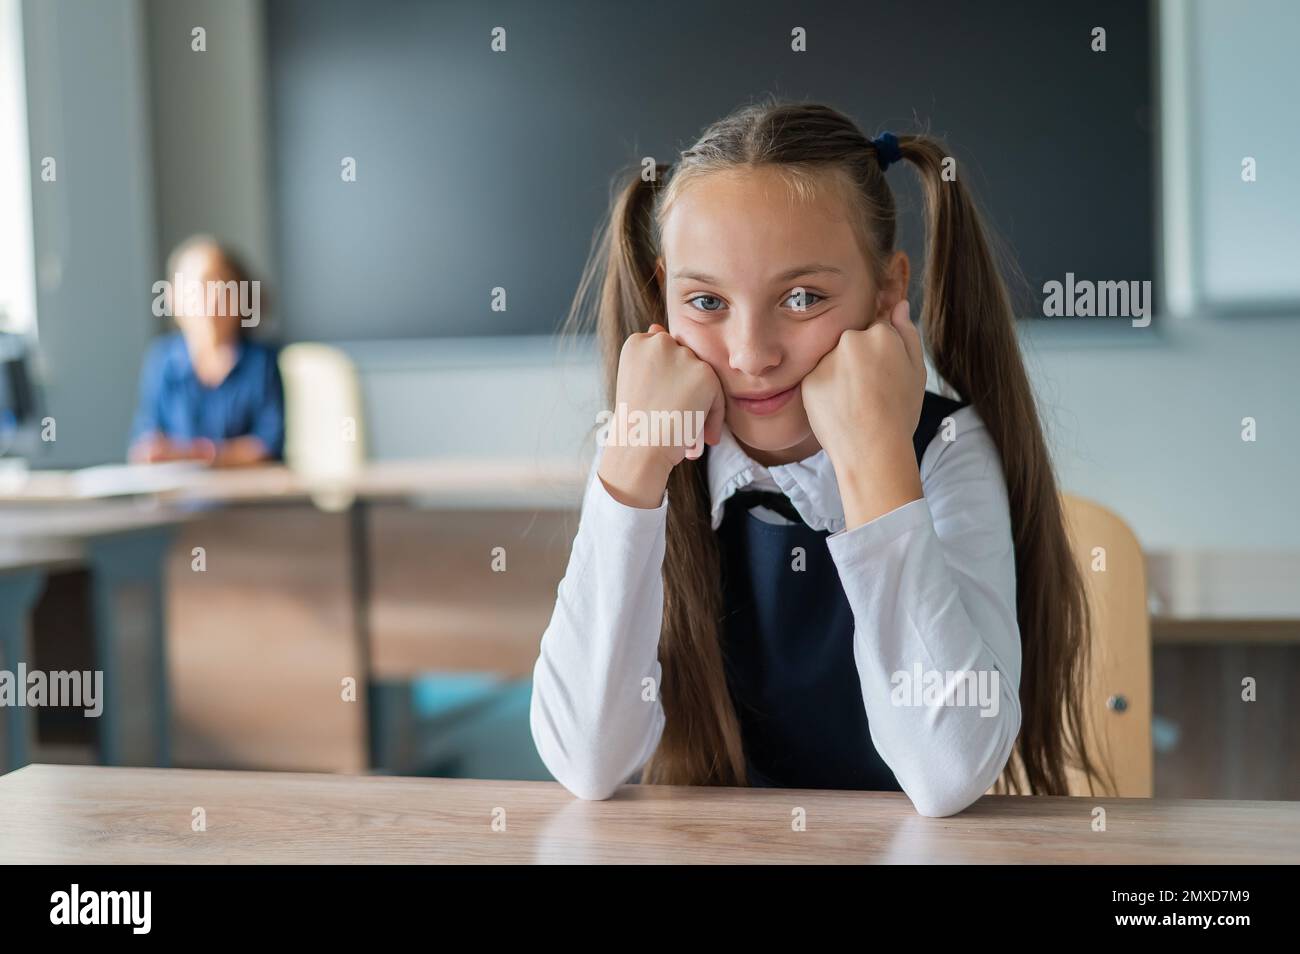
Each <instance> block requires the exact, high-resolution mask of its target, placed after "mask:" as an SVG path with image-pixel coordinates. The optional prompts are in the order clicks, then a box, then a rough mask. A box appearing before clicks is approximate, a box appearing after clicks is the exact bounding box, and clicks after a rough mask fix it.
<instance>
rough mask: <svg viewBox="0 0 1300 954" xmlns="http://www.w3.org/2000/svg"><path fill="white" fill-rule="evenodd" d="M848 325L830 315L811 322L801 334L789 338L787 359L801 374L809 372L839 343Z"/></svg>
mask: <svg viewBox="0 0 1300 954" xmlns="http://www.w3.org/2000/svg"><path fill="white" fill-rule="evenodd" d="M846 327H848V326H847V325H845V324H844V323H842V322H838V321H832V320H831V319H830V316H827V319H826V320H825V321H813V322H810V323H809V325H808V327H807V328H805V329H800V331H801V333H800V334H797V335H791V336H790V338H789V339H787V341H786V360H787V361H788V362H789V363H790V365H791V366H792V367H794V368H797V369H798V370H799V373H800V375H801V376H802V375H806V374H808V373H809V372H810V371H812V369H813V368H815V367H817V362H819V361H821V359H822V358H824V357H825V356H826V354H827V353H828V352H829V351H831V350H832V349H833V348H834V347H835V345H837V344H838V343H839V340H840V334H841V333H842V332H843V331H844V329H845V328H846Z"/></svg>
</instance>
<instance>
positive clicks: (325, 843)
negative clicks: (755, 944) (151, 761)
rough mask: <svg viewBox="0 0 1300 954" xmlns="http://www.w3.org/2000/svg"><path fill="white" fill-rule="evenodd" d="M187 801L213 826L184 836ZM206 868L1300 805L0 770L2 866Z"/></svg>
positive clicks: (1121, 822)
mask: <svg viewBox="0 0 1300 954" xmlns="http://www.w3.org/2000/svg"><path fill="white" fill-rule="evenodd" d="M1097 806H1102V807H1104V808H1105V809H1106V824H1107V830H1106V831H1104V832H1095V831H1093V830H1092V827H1091V826H1092V812H1093V809H1094V808H1095V807H1097ZM196 807H201V808H202V809H203V810H204V812H205V815H206V822H207V830H206V831H203V832H195V831H192V830H191V818H192V813H193V810H194V809H195V808H196ZM796 808H802V809H804V811H805V813H806V819H807V830H805V831H794V830H792V827H791V821H792V814H791V812H792V811H793V810H794V809H796ZM500 811H504V820H505V830H504V831H494V830H493V828H492V822H493V817H494V812H496V813H498V814H499V812H500ZM217 862H235V863H266V862H276V863H316V864H346V863H356V862H437V863H466V862H487V863H534V862H553V863H588V862H596V863H612V864H625V863H633V864H646V863H669V864H682V863H704V862H722V863H751V862H768V863H787V862H794V863H799V862H814V863H864V862H906V863H912V862H938V863H956V864H972V863H999V862H1008V863H1017V864H1019V863H1071V864H1080V863H1082V864H1130V863H1133V864H1165V863H1173V864H1180V863H1215V864H1230V863H1245V864H1249V863H1262V862H1270V863H1284V862H1291V863H1295V862H1300V803H1296V802H1225V801H1209V800H1191V799H1189V800H1182V799H1177V800H1170V799H1105V798H1102V799H1092V798H1029V797H1022V796H997V795H986V796H985V797H984V798H982V799H980V800H979V801H978V802H977V803H975V805H973V806H971V807H970V808H969V809H967V810H966V811H965V812H962V813H961V814H959V815H956V816H953V817H951V818H925V817H923V816H921V815H918V814H916V812H915V810H914V809H913V808H912V805H911V803H910V802H909V801H908V800H907V798H906V796H904V795H902V794H900V793H869V792H832V791H800V790H789V789H787V790H774V789H743V788H707V787H664V786H657V785H627V786H624V787H623V788H622V789H620V790H619V791H618V792H617V793H616V794H615V796H614V797H613V798H612V799H610V800H608V801H602V802H584V801H582V800H580V799H575V798H574V797H573V796H571V795H570V794H569V793H568V792H567V791H565V790H564V789H563V788H562V787H561V786H560V785H559V784H557V783H555V782H496V781H477V780H468V779H413V778H391V777H390V778H382V777H370V776H362V777H347V776H330V775H293V774H286V773H265V774H262V773H252V772H213V771H187V770H182V769H126V768H91V767H80V766H47V765H31V766H28V767H26V768H23V769H19V770H18V771H16V772H12V773H10V774H9V775H6V776H4V777H3V778H0V863H5V864H39V863H87V864H101V863H102V864H111V863H143V864H159V863H162V864H168V863H217Z"/></svg>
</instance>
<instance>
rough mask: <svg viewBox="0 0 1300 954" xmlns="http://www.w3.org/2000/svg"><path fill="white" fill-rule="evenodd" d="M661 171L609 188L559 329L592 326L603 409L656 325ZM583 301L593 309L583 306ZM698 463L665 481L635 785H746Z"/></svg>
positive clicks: (713, 542) (703, 474) (717, 565)
mask: <svg viewBox="0 0 1300 954" xmlns="http://www.w3.org/2000/svg"><path fill="white" fill-rule="evenodd" d="M671 173H672V169H671V167H669V166H666V165H664V164H662V163H661V164H659V165H657V166H656V167H655V177H654V178H653V179H647V178H645V177H643V176H642V174H641V171H640V168H639V167H638V168H637V170H636V171H635V172H633V173H632V174H631V175H630V176H629V177H627V178H626V179H625V180H624V183H623V185H622V186H621V187H618V188H617V191H616V192H615V194H614V196H613V199H612V202H611V208H610V215H609V219H608V221H607V222H606V224H605V226H604V228H603V230H602V233H601V236H600V238H599V239H598V241H597V249H596V252H595V254H594V255H593V256H592V257H591V258H590V259H589V263H588V267H587V269H586V270H585V271H584V274H583V276H582V280H581V281H580V283H579V286H578V293H577V295H576V296H575V299H574V307H573V309H572V310H571V311H570V316H569V321H568V322H567V324H568V325H569V326H570V328H573V329H576V328H579V327H581V325H582V323H583V319H584V317H586V318H594V321H595V324H596V331H597V335H598V338H599V344H600V352H601V357H602V362H603V366H604V372H605V380H604V385H605V395H606V400H607V402H608V406H610V407H613V406H614V402H615V401H616V399H617V383H618V360H619V354H620V352H621V350H622V348H623V343H624V342H625V341H626V340H627V339H628V337H629V336H630V335H632V334H635V333H637V332H642V331H645V330H646V329H648V328H649V327H650V325H651V324H653V323H655V322H660V323H661V324H663V323H666V309H665V305H664V299H663V290H662V288H661V286H660V284H659V282H658V280H657V279H656V276H655V260H656V258H657V256H658V249H659V236H658V225H657V221H656V211H657V205H658V201H659V195H660V193H661V190H662V189H663V188H664V187H665V184H666V182H667V180H668V179H669V177H670V176H671ZM597 288H599V293H598V295H596V289H597ZM593 295H595V297H596V301H595V302H594V303H591V304H590V305H588V304H587V303H588V302H589V300H590V299H591V298H592V297H593ZM588 323H589V322H588ZM707 460H708V458H707V455H706V456H702V457H700V458H699V459H698V460H693V461H692V460H684V461H682V462H681V463H680V464H678V465H677V466H676V467H674V468H673V470H672V473H671V474H670V475H669V478H668V488H667V489H668V500H669V504H668V518H667V528H666V531H665V535H666V542H665V553H664V566H663V582H664V613H663V624H662V627H661V630H660V636H659V663H660V666H661V667H662V670H663V671H662V678H661V682H660V685H659V686H658V687H657V689H656V691H657V692H658V693H659V699H660V701H661V703H662V704H663V708H664V715H665V724H664V730H663V735H662V737H661V738H660V742H659V746H658V747H657V748H656V750H655V752H654V754H653V755H652V756H651V758H650V760H649V762H648V763H647V765H646V766H645V769H644V772H643V773H642V781H643V782H655V783H660V784H669V785H744V784H746V770H745V758H744V749H743V745H742V743H741V736H740V722H739V719H738V718H737V717H736V712H735V708H734V706H733V704H732V701H731V695H730V692H729V690H728V688H727V681H726V674H725V669H724V666H723V660H722V626H721V619H722V597H721V578H722V561H721V557H720V555H719V553H718V544H717V539H716V537H715V535H714V533H713V526H712V521H711V519H710V507H709V488H708V477H707V473H708V472H707V469H706V468H707Z"/></svg>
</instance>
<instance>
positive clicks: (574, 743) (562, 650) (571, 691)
mask: <svg viewBox="0 0 1300 954" xmlns="http://www.w3.org/2000/svg"><path fill="white" fill-rule="evenodd" d="M666 512H667V505H666V504H665V503H663V502H662V500H661V504H660V506H659V507H657V508H653V509H640V508H633V507H629V506H626V505H624V504H621V503H619V502H618V501H617V500H615V499H614V498H613V497H612V496H611V495H610V494H609V493H608V492H607V491H606V489H605V487H604V485H603V484H602V483H601V481H600V479H599V478H598V477H597V478H595V479H594V480H593V481H592V483H591V484H589V486H588V492H587V494H586V498H585V500H584V506H583V515H582V521H581V523H580V525H579V528H578V534H577V537H576V538H575V540H574V545H573V552H572V554H571V556H570V559H569V566H568V569H567V571H566V573H565V576H564V579H563V580H562V581H561V583H560V586H559V590H558V592H557V598H556V604H555V611H554V613H553V615H552V617H551V621H550V625H549V626H548V627H547V629H546V632H545V633H544V634H543V636H542V643H541V650H540V653H539V656H538V660H537V663H536V666H535V667H534V672H533V696H532V704H531V711H530V723H531V727H532V732H533V740H534V743H535V744H536V746H537V751H538V753H539V754H540V755H541V757H542V761H543V762H544V763H545V764H546V766H547V768H548V769H549V770H550V772H551V774H552V775H554V776H555V777H556V779H558V780H559V781H560V782H561V783H562V784H563V785H564V786H565V787H566V788H568V789H569V790H570V791H571V792H573V794H575V795H578V796H579V797H582V798H607V797H609V796H610V795H611V794H613V792H614V791H615V790H616V789H617V788H618V786H619V785H621V784H622V783H623V782H625V781H627V779H628V778H629V777H630V776H631V775H632V774H633V773H634V772H635V771H636V770H637V769H639V768H640V767H641V766H642V765H643V764H644V763H645V761H646V760H647V759H648V758H649V756H650V754H651V753H652V752H653V751H654V748H655V746H656V745H657V744H658V740H659V737H660V735H661V734H662V732H663V725H664V712H663V706H662V705H661V703H660V702H659V680H660V675H661V671H660V664H659V660H658V650H659V631H660V624H661V620H662V616H663V582H662V568H663V554H664V533H665V525H666Z"/></svg>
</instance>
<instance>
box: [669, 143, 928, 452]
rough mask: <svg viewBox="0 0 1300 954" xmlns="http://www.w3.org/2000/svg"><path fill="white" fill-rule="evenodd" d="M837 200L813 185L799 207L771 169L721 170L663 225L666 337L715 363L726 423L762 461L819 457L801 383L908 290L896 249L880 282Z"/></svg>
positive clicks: (687, 195) (681, 201)
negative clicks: (845, 336) (811, 196)
mask: <svg viewBox="0 0 1300 954" xmlns="http://www.w3.org/2000/svg"><path fill="white" fill-rule="evenodd" d="M838 196H839V193H838V192H837V190H835V189H831V188H826V189H819V190H818V195H817V198H816V199H815V200H813V201H808V202H800V201H799V200H798V199H797V198H796V197H795V196H794V195H793V194H792V193H791V192H790V191H789V187H788V186H786V185H785V183H784V182H783V181H782V180H781V178H780V177H779V176H778V175H777V173H776V172H775V171H774V170H771V169H762V168H760V169H756V170H745V171H743V172H737V173H730V172H728V173H718V174H716V175H711V176H709V177H708V178H707V179H703V180H701V181H699V182H697V183H695V184H694V185H693V186H691V187H689V188H687V189H686V190H685V192H684V193H683V194H682V195H680V196H679V197H678V199H677V201H676V202H675V203H674V205H673V207H672V209H671V210H670V211H669V214H668V218H667V220H666V221H665V223H664V228H663V256H662V257H661V258H660V259H659V262H658V272H657V274H658V276H659V280H660V284H661V287H662V288H663V290H664V300H665V302H666V305H667V324H668V331H669V333H670V334H672V335H673V337H675V338H676V339H677V340H678V341H680V342H681V343H682V344H684V345H686V346H688V347H689V348H690V349H691V350H692V351H694V352H695V354H696V355H698V356H699V358H700V360H702V361H705V362H707V363H708V364H709V366H710V367H712V368H713V370H714V372H715V373H716V374H717V376H718V380H719V381H720V382H721V383H722V390H723V392H724V394H725V395H726V402H727V412H726V421H727V426H728V427H729V428H730V429H731V432H732V434H734V435H735V437H736V439H737V440H738V441H739V442H740V444H741V446H742V447H744V448H745V450H746V451H747V452H748V453H749V455H750V456H751V457H753V458H754V459H755V460H756V461H758V462H759V463H761V464H764V465H769V466H770V465H773V464H782V463H790V462H792V461H797V460H803V459H804V458H805V457H808V456H810V455H812V454H815V453H816V452H817V451H818V450H820V444H818V442H817V438H816V437H815V435H814V434H813V432H812V428H811V427H810V426H809V424H808V415H807V413H806V412H805V411H804V406H803V398H802V395H801V393H800V387H799V384H800V382H801V381H802V380H803V379H804V376H805V375H807V374H808V373H809V372H810V371H812V369H813V368H815V367H816V366H817V363H818V362H819V361H820V360H821V359H822V356H823V355H825V354H826V353H827V352H828V351H830V350H831V349H832V348H834V347H835V345H836V344H837V343H838V342H839V339H840V335H841V334H842V333H843V332H844V331H846V330H848V329H850V328H857V329H861V328H865V327H867V325H869V324H871V323H872V322H874V321H876V320H878V319H880V318H885V317H886V316H887V315H888V314H889V310H890V309H891V308H892V307H893V306H894V305H895V304H897V303H898V301H899V298H900V297H901V296H902V295H903V294H904V293H905V291H906V288H907V270H908V265H907V258H906V256H905V255H903V254H902V253H901V252H898V253H895V255H894V256H893V258H892V259H891V262H890V268H889V273H890V281H889V284H888V287H886V288H883V289H879V288H877V287H876V282H875V280H874V279H873V277H872V274H871V270H870V268H869V267H868V263H867V260H866V258H865V257H864V254H863V252H862V249H861V247H860V245H859V244H858V242H857V240H856V239H855V237H854V232H853V228H852V226H851V225H850V224H849V222H848V220H847V219H846V217H845V211H844V205H843V202H842V201H840V200H839V199H838Z"/></svg>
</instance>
